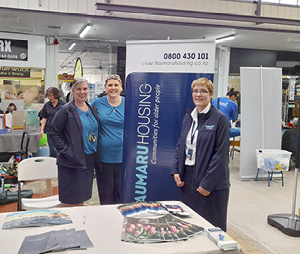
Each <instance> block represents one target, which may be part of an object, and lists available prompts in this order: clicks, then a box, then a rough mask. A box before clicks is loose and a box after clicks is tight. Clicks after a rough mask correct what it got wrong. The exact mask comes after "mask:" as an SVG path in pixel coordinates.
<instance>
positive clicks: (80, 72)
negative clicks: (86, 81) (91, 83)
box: [74, 57, 83, 79]
mask: <svg viewBox="0 0 300 254" xmlns="http://www.w3.org/2000/svg"><path fill="white" fill-rule="evenodd" d="M82 76H83V70H82V62H81V59H80V58H79V57H78V58H77V60H76V63H75V68H74V79H75V78H79V77H82Z"/></svg>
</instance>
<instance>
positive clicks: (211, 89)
mask: <svg viewBox="0 0 300 254" xmlns="http://www.w3.org/2000/svg"><path fill="white" fill-rule="evenodd" d="M195 86H205V87H206V88H207V89H208V91H209V92H210V93H211V94H213V93H214V85H213V83H212V82H211V81H210V80H209V79H207V78H199V79H196V80H194V81H193V83H192V85H191V89H192V91H193V89H194V87H195Z"/></svg>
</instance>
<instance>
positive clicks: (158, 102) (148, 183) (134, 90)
mask: <svg viewBox="0 0 300 254" xmlns="http://www.w3.org/2000/svg"><path fill="white" fill-rule="evenodd" d="M126 55H127V60H126V73H127V77H126V93H125V94H126V100H125V131H124V151H123V188H122V202H132V201H158V200H176V199H178V193H179V189H178V187H177V186H176V185H175V182H174V180H173V177H172V176H171V175H170V172H171V168H172V164H173V158H174V151H175V146H176V144H177V141H178V138H179V134H180V129H181V121H182V119H183V116H184V114H185V113H186V110H187V109H188V108H192V107H193V101H192V95H191V83H192V82H193V80H195V79H198V78H200V77H206V78H208V79H210V80H213V74H212V73H213V72H214V62H215V44H214V43H213V42H208V41H203V40H184V41H181V40H180V41H134V42H127V54H126Z"/></svg>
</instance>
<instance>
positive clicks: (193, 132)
mask: <svg viewBox="0 0 300 254" xmlns="http://www.w3.org/2000/svg"><path fill="white" fill-rule="evenodd" d="M194 127H195V121H193V126H192V131H191V145H192V144H193V142H194V137H195V133H196V130H197V128H195V130H194Z"/></svg>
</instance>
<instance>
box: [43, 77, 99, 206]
mask: <svg viewBox="0 0 300 254" xmlns="http://www.w3.org/2000/svg"><path fill="white" fill-rule="evenodd" d="M72 93H73V100H72V101H70V102H69V103H67V104H65V105H64V106H63V107H62V108H61V109H60V110H59V111H58V112H57V113H56V114H55V116H54V118H53V121H52V123H51V125H50V131H49V136H50V138H51V139H52V140H53V143H54V145H55V148H56V150H57V152H58V155H57V165H58V194H59V200H60V201H61V202H62V205H63V206H81V205H83V202H84V201H86V200H88V199H90V198H91V197H92V186H93V178H94V168H95V164H100V160H99V153H98V151H99V150H98V149H99V147H98V144H99V138H98V137H99V127H100V122H99V119H98V116H97V110H96V109H95V108H94V107H92V106H91V105H90V104H89V103H88V102H86V99H87V97H88V94H89V84H88V82H87V80H86V79H84V78H82V77H80V78H76V79H74V81H73V86H72Z"/></svg>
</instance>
